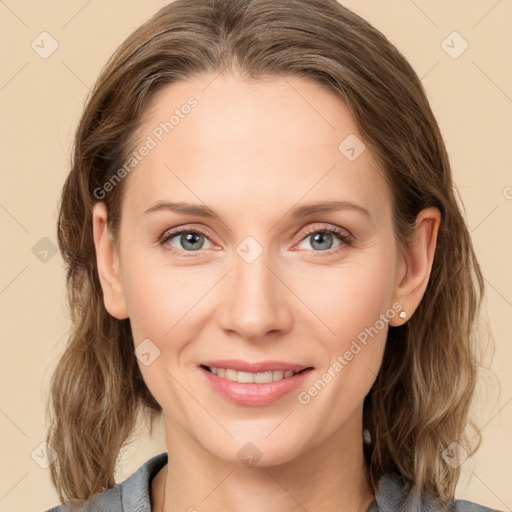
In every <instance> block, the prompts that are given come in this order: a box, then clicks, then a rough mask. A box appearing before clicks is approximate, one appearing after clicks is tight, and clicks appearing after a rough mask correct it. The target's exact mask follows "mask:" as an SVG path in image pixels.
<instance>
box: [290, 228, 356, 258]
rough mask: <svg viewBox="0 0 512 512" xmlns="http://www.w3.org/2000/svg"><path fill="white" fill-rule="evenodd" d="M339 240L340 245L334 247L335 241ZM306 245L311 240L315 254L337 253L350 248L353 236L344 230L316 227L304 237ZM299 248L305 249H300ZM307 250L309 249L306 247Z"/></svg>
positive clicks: (303, 240) (309, 230)
mask: <svg viewBox="0 0 512 512" xmlns="http://www.w3.org/2000/svg"><path fill="white" fill-rule="evenodd" d="M336 238H337V239H338V240H339V243H338V245H336V246H334V247H333V239H336ZM301 240H302V242H301V243H304V242H306V241H308V240H309V243H310V244H311V247H313V250H314V252H328V253H329V254H331V253H332V252H336V251H337V250H343V248H344V247H348V246H350V245H352V243H353V240H354V238H353V236H352V235H351V234H350V233H349V232H348V231H345V230H344V229H341V228H337V227H332V226H326V225H319V224H317V225H314V226H312V227H310V228H308V230H307V231H306V234H305V236H304V235H303V237H302V239H301ZM299 248H304V247H300V246H299ZM305 249H309V248H308V247H306V248H305Z"/></svg>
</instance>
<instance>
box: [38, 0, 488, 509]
mask: <svg viewBox="0 0 512 512" xmlns="http://www.w3.org/2000/svg"><path fill="white" fill-rule="evenodd" d="M58 237H59V244H60V249H61V251H62V254H63V256H64V258H65V260H66V263H67V265H68V287H69V300H70V306H71V311H72V320H73V330H72V333H71V336H70V339H69V342H68V346H67V349H66V351H65V353H64V354H63V356H62V359H61V361H60V364H59V365H58V368H57V369H56V372H55V374H54V378H53V381H52V390H51V400H52V408H53V413H52V423H51V425H50V429H49V432H48V438H47V441H48V443H49V444H50V445H51V446H52V448H53V449H54V450H55V452H56V454H57V460H56V462H55V463H54V464H53V465H52V467H51V468H52V469H51V471H52V479H53V483H54V485H55V486H56V488H57V490H58V493H59V496H60V499H61V501H62V502H64V501H68V502H69V504H70V505H74V506H75V505H76V509H77V510H98V509H99V510H109V511H118V510H125V511H132V510H133V511H135V510H137V511H150V510H151V511H167V512H169V511H173V512H174V511H178V510H188V511H194V510H199V511H217V510H223V511H230V510H244V511H252V510H269V511H273V510H276V511H277V510H280V511H295V510H325V511H336V510H344V511H345V512H356V511H357V512H360V511H368V512H370V511H371V512H376V511H390V510H393V511H395V510H400V511H404V512H405V511H426V510H429V511H430V510H467V509H468V508H467V507H470V506H471V507H473V508H471V510H482V511H485V510H490V509H488V508H485V507H481V506H478V505H476V504H471V503H468V502H466V501H461V500H454V491H455V486H456V483H457V480H458V477H459V474H460V467H461V465H462V464H463V463H464V460H465V459H466V457H467V456H468V455H471V454H472V453H474V451H476V449H477V448H478V443H476V444H471V443H470V442H469V441H470V439H472V438H470V436H468V435H467V434H466V430H465V429H466V427H467V425H470V426H471V425H472V423H471V422H470V420H469V418H468V412H469V408H470V404H471V399H472V397H473V391H474V388H475V383H476V377H477V361H476V359H475V355H476V351H475V347H476V333H475V325H476V318H477V313H478V311H479V308H480V303H481V297H482V294H483V278H482V274H481V271H480V267H479V264H478V262H477V260H476V258H475V254H474V252H473V248H472V244H471V239H470V235H469V232H468V229H467V227H466V225H465V223H464V219H463V216H462V214H461V212H460V209H459V206H458V204H457V201H456V198H455V194H454V187H453V183H452V177H451V171H450V165H449V161H448V157H447V153H446V150H445V146H444V143H443V140H442V137H441V134H440V132H439V128H438V125H437V123H436V120H435V118H434V116H433V114H432V111H431V109H430V107H429V104H428V101H427V98H426V96H425V93H424V90H423V88H422V85H421V82H420V81H419V79H418V77H417V76H416V74H415V73H414V71H413V70H412V68H411V67H410V65H409V64H408V63H407V62H406V60H405V59H404V58H403V57H402V56H401V55H400V53H399V52H398V51H397V49H396V48H395V47H394V46H392V45H391V43H389V41H387V39H386V38H385V37H384V36H383V35H382V34H381V33H380V32H378V31H377V30H376V29H375V28H373V27H371V26H370V25H369V24H368V23H367V22H366V21H364V20H362V19H361V18H359V17H358V16H356V15H355V14H354V13H352V12H351V11H349V10H348V9H346V8H344V7H342V6H341V5H339V4H338V3H337V2H335V1H334V0H278V1H276V0H253V1H248V0H221V1H215V0H194V1H191V0H177V1H175V2H173V3H171V4H169V5H167V6H165V7H164V8H162V9H161V10H160V11H159V12H157V13H156V14H155V15H154V16H153V18H151V19H150V20H149V21H147V22H146V23H145V24H144V25H142V26H141V27H140V28H139V29H138V30H136V31H135V32H134V33H133V34H132V35H131V36H130V37H129V38H128V39H127V40H126V41H125V42H124V43H123V44H122V45H121V47H120V48H119V49H118V50H117V51H116V53H115V54H114V55H113V57H112V58H111V60H110V61H109V63H108V64H107V66H106V67H105V69H104V70H103V72H102V74H101V76H100V77H99V79H98V82H97V84H96V86H95V88H94V90H93V92H92V94H91V96H90V98H89V100H88V103H87V105H86V107H85V111H84V114H83V117H82V119H81V122H80V125H79V127H78V130H77V134H76V139H75V147H74V159H73V168H72V170H71V172H70V174H69V176H68V178H67V180H66V183H65V186H64V189H63V192H62V199H61V205H60V217H59V225H58ZM139 412H141V413H143V417H146V418H148V419H149V421H150V424H152V422H153V420H154V419H155V418H156V417H157V416H158V415H159V414H161V413H162V414H163V419H164V426H165V439H166V446H167V451H166V452H164V453H162V454H159V455H157V456H155V457H153V458H151V459H150V460H149V461H147V462H146V463H145V464H144V465H143V466H141V468H140V469H139V470H138V471H137V472H135V473H134V474H133V475H132V476H131V477H130V478H128V479H127V480H125V481H124V482H122V483H120V484H116V482H115V481H114V469H115V466H116V461H117V459H118V456H119V453H120V450H121V448H122V447H123V445H124V443H125V442H126V441H127V440H128V439H129V437H130V434H131V433H132V431H133V428H134V426H135V424H136V420H137V415H138V413H139ZM476 438H477V441H478V442H479V439H480V438H479V435H477V436H476ZM167 454H169V460H168V455H167ZM84 500H88V501H86V502H85V503H84ZM64 509H65V508H64V506H62V507H56V508H54V509H52V510H55V511H56V510H64ZM66 510H67V508H66Z"/></svg>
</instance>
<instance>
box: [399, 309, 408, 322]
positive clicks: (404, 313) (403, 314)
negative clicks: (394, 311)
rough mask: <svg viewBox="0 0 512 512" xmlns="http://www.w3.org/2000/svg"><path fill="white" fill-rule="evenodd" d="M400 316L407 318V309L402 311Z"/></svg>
mask: <svg viewBox="0 0 512 512" xmlns="http://www.w3.org/2000/svg"><path fill="white" fill-rule="evenodd" d="M398 316H399V317H400V318H402V319H403V320H405V319H406V318H407V313H406V312H405V311H402V312H401V313H400V314H399V315H398Z"/></svg>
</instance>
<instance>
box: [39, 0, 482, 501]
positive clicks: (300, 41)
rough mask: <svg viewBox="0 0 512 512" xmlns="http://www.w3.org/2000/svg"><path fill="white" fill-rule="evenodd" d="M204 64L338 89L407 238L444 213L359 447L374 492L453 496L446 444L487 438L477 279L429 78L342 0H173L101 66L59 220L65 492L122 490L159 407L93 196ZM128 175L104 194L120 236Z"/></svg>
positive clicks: (59, 418)
mask: <svg viewBox="0 0 512 512" xmlns="http://www.w3.org/2000/svg"><path fill="white" fill-rule="evenodd" d="M207 72H212V73H223V72H237V73H240V74H241V75H242V76H243V77H245V78H246V79H248V80H252V79H254V80H257V79H260V78H264V77H267V76H275V75H295V76H298V77H303V78H310V79H313V80H315V81H316V82H317V83H318V84H319V85H320V86H322V87H325V88H328V89H329V90H331V91H333V92H335V93H336V94H337V95H338V96H339V98H340V100H342V101H344V102H345V103H346V104H347V105H348V107H349V108H350V111H351V113H352V115H353V117H354V120H355V122H356V124H357V125H358V127H359V130H360V132H361V134H362V135H363V136H364V139H365V143H366V144H367V145H368V146H369V148H370V149H371V152H372V154H373V156H374V157H375V159H376V161H377V162H378V164H379V169H380V170H381V171H382V172H383V174H384V176H385V178H386V180H387V183H388V184H389V187H390V189H391V192H392V197H393V212H394V227H395V233H396V238H397V242H398V243H399V244H400V245H401V246H402V247H403V246H404V244H406V243H407V240H408V239H409V236H410V235H411V232H412V229H413V227H414V221H415V218H416V216H417V214H418V213H419V211H420V210H422V209H423V208H425V207H428V206H436V207H438V208H439V210H440V211H441V215H442V221H441V226H440V229H439V232H438V243H437V249H436V253H435V258H434V263H433V267H432V272H431V276H430V280H429V283H428V287H427V289H426V292H425V295H424V297H423V300H422V302H421V304H420V306H419V308H418V309H417V311H416V312H415V314H414V316H413V317H412V318H411V319H410V320H409V321H408V322H407V323H406V324H404V325H402V326H400V327H392V328H390V330H389V333H388V339H387V345H386V349H385V353H384V359H383V364H382V367H381V370H380V372H379V374H378V377H377V379H376V381H375V383H374V385H373V387H372V389H371V391H370V393H369V394H368V396H367V397H366V399H365V404H364V414H363V424H364V428H365V429H368V430H369V432H370V434H371V439H372V443H371V444H365V448H364V450H365V451H364V456H365V462H366V465H367V468H368V474H369V476H370V484H371V486H372V489H373V490H374V491H375V488H376V484H377V483H378V481H379V479H380V477H381V476H383V475H384V474H386V473H390V472H396V473H398V474H400V475H401V476H402V477H403V478H404V480H405V482H406V483H407V484H408V486H409V488H410V491H411V492H415V493H429V494H432V495H434V496H436V497H439V498H440V499H441V501H442V502H443V503H447V502H448V501H449V500H450V499H452V498H453V496H454V492H455V486H456V483H457V480H458V478H459V472H460V470H459V469H458V468H457V469H452V468H451V467H449V466H448V465H447V464H446V463H445V462H444V460H443V459H442V457H441V451H442V450H443V449H444V448H446V447H447V446H448V445H450V444H451V443H452V442H453V441H457V442H459V443H460V444H461V445H463V446H465V448H466V450H468V451H469V452H470V453H473V452H474V451H476V449H477V448H478V446H479V445H480V440H481V439H480V435H479V434H477V435H476V436H475V437H477V438H478V443H477V445H476V446H474V447H471V446H469V443H468V437H467V434H466V433H465V428H466V426H467V425H468V424H469V425H471V426H474V424H473V422H471V421H469V419H468V418H469V411H470V405H471V402H472V397H473V395H474V388H475V385H476V378H477V369H478V358H477V350H476V348H477V345H476V341H477V335H476V334H477V329H476V323H475V322H476V318H477V313H478V311H479V309H480V305H481V300H482V294H483V291H484V283H483V278H482V274H481V270H480V267H479V264H478V262H477V260H476V257H475V254H474V251H473V248H472V243H471V238H470V234H469V232H468V229H467V227H466V224H465V221H464V218H463V215H462V212H461V207H460V206H459V204H458V202H457V199H456V195H455V191H454V186H453V183H452V177H451V170H450V164H449V161H448V156H447V153H446V149H445V145H444V142H443V139H442V136H441V133H440V130H439V128H438V125H437V122H436V120H435V118H434V115H433V113H432V111H431V109H430V106H429V103H428V100H427V97H426V94H425V92H424V89H423V87H422V84H421V82H420V80H419V79H418V77H417V75H416V74H415V72H414V71H413V69H412V68H411V66H410V65H409V64H408V62H407V61H406V60H405V58H404V57H403V56H402V55H401V54H400V53H399V52H398V50H397V49H396V48H395V47H394V46H393V45H392V44H391V43H390V42H389V41H388V40H387V39H386V37H385V36H383V35H382V34H381V33H380V32H379V31H378V30H376V29H375V28H374V27H372V26H371V25H370V24H369V23H367V22H366V21H365V20H363V19H362V18H360V17H359V16H357V15H356V14H354V13H353V12H351V11H350V10H348V9H346V8H345V7H343V6H341V5H340V4H338V3H337V2H336V1H335V0H252V1H250V0H177V1H174V2H172V3H170V4H168V5H166V6H165V7H163V8H162V9H160V10H159V11H158V12H157V13H156V14H155V15H154V16H153V17H152V18H151V19H149V20H148V21H147V22H145V23H144V24H143V25H142V26H140V27H139V28H138V29H137V30H135V32H134V33H133V34H131V35H130V36H129V37H128V39H127V40H126V41H125V42H124V43H123V44H122V45H121V46H120V48H119V49H118V50H117V51H116V52H115V53H114V54H113V56H112V57H111V58H110V60H109V62H108V63H107V65H106V66H105V68H104V69H103V71H102V73H101V75H100V77H99V79H98V81H97V82H96V84H95V86H94V89H93V90H92V92H91V94H90V96H89V98H88V100H87V104H86V106H85V109H84V113H83V116H82V118H81V120H80V123H79V126H78V128H77V131H76V136H75V141H74V154H73V160H72V169H71V171H70V174H69V176H68V177H67V179H66V182H65V185H64V187H63V190H62V196H61V203H60V212H59V220H58V241H59V247H60V250H61V252H62V255H63V257H64V259H65V262H66V265H67V286H68V301H69V306H70V310H71V321H72V327H71V332H70V335H69V340H68V343H67V346H66V349H65V352H64V354H63V355H62V358H61V359H60V362H59V364H58V367H57V368H56V370H55V373H54V375H53V377H52V383H51V395H50V398H51V402H52V406H53V414H51V415H50V416H51V425H50V427H49V430H48V435H47V441H48V443H49V444H50V445H51V446H52V447H53V448H54V449H55V450H56V452H57V454H58V458H57V460H56V462H55V463H54V464H53V465H52V466H51V476H52V481H53V483H54V485H55V487H56V489H57V491H58V493H59V496H60V499H61V501H64V500H65V499H66V498H76V499H85V498H87V497H89V496H91V495H92V494H94V493H98V492H101V491H103V490H105V489H107V488H110V487H112V486H113V485H115V481H114V470H115V465H116V461H117V458H118V456H119V453H120V450H121V449H122V447H123V445H124V444H125V443H126V441H127V440H128V439H129V438H130V435H131V433H132V432H133V429H134V427H135V426H136V424H137V418H138V413H139V412H142V413H143V415H142V417H143V418H148V419H149V423H150V425H152V424H153V420H154V418H155V417H156V416H157V415H158V414H159V413H160V412H161V408H160V406H159V404H158V403H157V402H156V401H155V399H154V398H153V396H152V395H151V394H150V392H149V390H148V389H147V387H146V385H145V383H144V381H143V379H142V376H141V373H140V371H139V367H138V364H137V362H136V358H135V356H134V343H133V339H132V335H131V330H130V324H129V320H117V319H115V318H113V317H111V316H110V315H109V314H108V312H107V311H106V309H105V307H104V305H103V300H102V291H101V286H100V283H99V279H98V271H97V267H96V258H95V251H94V244H93V236H92V223H91V220H92V215H91V212H92V207H93V205H94V203H95V202H97V200H98V199H97V198H96V197H95V195H94V191H95V190H97V189H98V188H101V187H102V186H103V185H104V184H105V183H106V182H107V181H108V180H109V179H110V178H111V177H112V176H113V175H114V173H115V172H116V171H118V170H119V169H120V168H121V167H122V166H123V163H124V162H125V161H126V159H127V158H128V155H129V154H130V152H131V151H133V149H134V144H135V141H136V137H137V129H138V128H139V127H140V124H141V120H142V119H143V116H144V113H145V112H146V110H147V108H148V105H149V104H150V101H151V99H152V98H154V97H155V93H157V92H158V91H159V90H161V89H162V88H163V87H165V86H167V85H169V84H172V83H174V82H177V81H182V80H186V79H187V78H191V77H193V76H194V75H197V74H202V73H207ZM126 179H129V178H125V179H123V180H122V181H121V182H120V183H119V184H118V185H117V186H115V187H114V188H113V189H112V190H111V191H110V192H109V193H108V194H106V195H105V197H104V199H103V201H104V202H105V204H106V206H107V210H108V212H109V220H108V223H109V228H110V230H111V232H112V233H113V235H114V240H117V236H118V228H119V220H120V217H119V216H120V205H121V201H122V191H123V188H124V187H123V184H124V182H125V181H126ZM49 410H50V404H48V413H49Z"/></svg>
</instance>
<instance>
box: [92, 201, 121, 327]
mask: <svg viewBox="0 0 512 512" xmlns="http://www.w3.org/2000/svg"><path fill="white" fill-rule="evenodd" d="M107 218H108V213H107V207H106V206H105V203H102V202H98V203H96V204H95V205H94V207H93V211H92V227H93V236H94V246H95V248H96V264H97V266H98V274H99V279H100V283H101V288H102V289H103V301H104V303H105V308H106V309H107V311H108V312H109V313H110V314H111V315H112V316H113V317H114V318H117V319H119V320H124V319H125V318H128V311H127V308H126V301H125V297H124V290H123V285H122V281H121V272H120V261H119V255H118V253H117V250H116V247H115V245H114V243H113V241H112V238H111V234H110V232H109V230H108V227H107Z"/></svg>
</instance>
